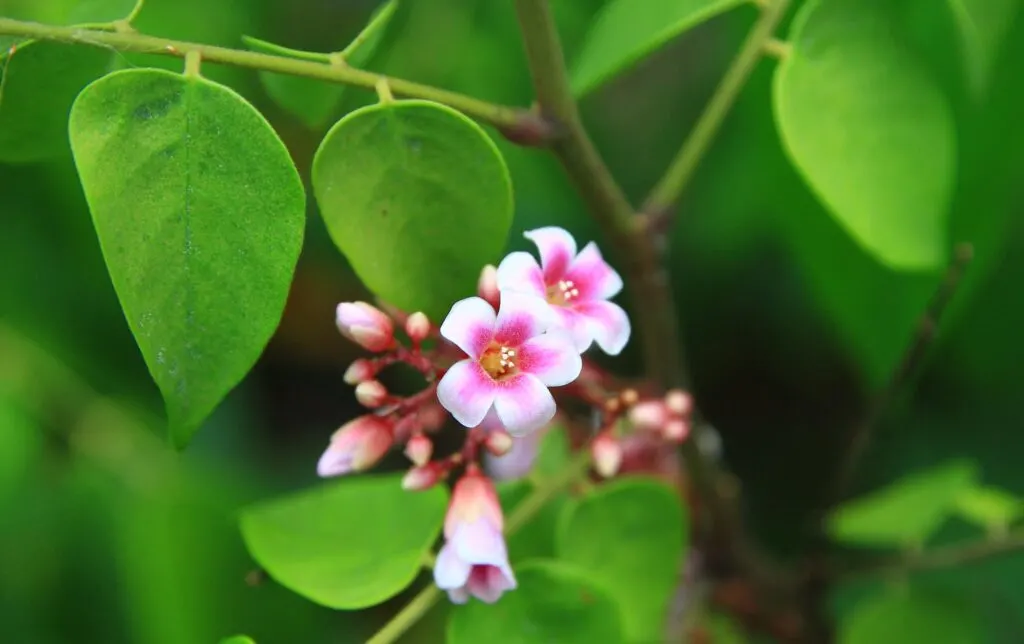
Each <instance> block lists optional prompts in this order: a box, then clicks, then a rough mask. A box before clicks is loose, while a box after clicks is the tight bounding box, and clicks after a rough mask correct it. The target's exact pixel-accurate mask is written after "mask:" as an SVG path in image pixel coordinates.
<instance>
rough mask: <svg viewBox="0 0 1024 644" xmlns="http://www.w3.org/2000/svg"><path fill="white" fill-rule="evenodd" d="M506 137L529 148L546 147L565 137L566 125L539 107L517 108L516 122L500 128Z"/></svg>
mask: <svg viewBox="0 0 1024 644" xmlns="http://www.w3.org/2000/svg"><path fill="white" fill-rule="evenodd" d="M498 131H499V132H501V135H502V136H504V137H505V138H506V139H508V140H509V141H511V142H512V143H515V144H516V145H521V146H523V147H527V148H546V147H549V146H550V145H551V144H552V143H554V142H555V141H557V140H559V139H562V138H564V137H565V135H566V132H567V129H566V127H565V126H564V125H563V124H562V123H560V122H559V121H557V120H556V119H554V118H551V117H548V116H544V115H542V114H541V113H540V111H539V110H537V109H530V110H515V116H514V122H513V123H512V124H511V125H506V126H502V127H500V128H498Z"/></svg>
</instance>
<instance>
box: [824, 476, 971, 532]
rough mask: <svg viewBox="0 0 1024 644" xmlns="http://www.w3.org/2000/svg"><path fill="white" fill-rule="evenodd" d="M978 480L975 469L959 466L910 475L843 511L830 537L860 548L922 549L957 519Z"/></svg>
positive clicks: (833, 518) (837, 513)
mask: <svg viewBox="0 0 1024 644" xmlns="http://www.w3.org/2000/svg"><path fill="white" fill-rule="evenodd" d="M977 478H978V470H977V467H976V466H975V465H974V464H973V463H969V462H966V461H959V460H958V461H953V462H950V463H947V464H945V465H941V466H939V467H935V468H932V469H929V470H926V471H923V472H916V473H913V474H910V475H908V476H905V477H903V478H902V479H900V480H898V481H896V482H895V483H893V484H891V485H889V486H887V487H885V488H882V489H881V490H878V491H876V492H872V493H871V494H868V495H866V496H862V497H859V498H857V499H854V500H853V501H850V502H849V503H845V504H843V505H842V506H840V508H839V509H838V510H836V511H835V512H834V513H833V514H832V516H830V517H829V521H828V523H829V533H830V534H831V535H832V537H833V538H835V539H836V540H838V541H842V542H845V543H850V544H857V545H873V546H904V547H906V546H916V545H920V544H921V543H923V542H924V541H925V540H926V539H928V537H930V536H931V535H932V534H933V533H934V532H935V531H936V530H937V529H938V528H939V526H940V525H941V524H942V522H943V521H945V520H946V519H947V518H948V517H949V516H950V515H951V514H952V513H953V511H954V509H955V508H956V506H957V503H958V499H959V498H960V497H961V495H962V494H963V493H964V491H965V490H968V489H970V488H971V487H972V486H974V485H975V483H976V481H977Z"/></svg>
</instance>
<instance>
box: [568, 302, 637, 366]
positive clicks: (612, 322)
mask: <svg viewBox="0 0 1024 644" xmlns="http://www.w3.org/2000/svg"><path fill="white" fill-rule="evenodd" d="M573 308H574V309H575V310H576V312H577V313H578V314H580V315H582V316H584V317H585V318H586V319H587V325H588V327H589V328H590V332H591V333H592V334H593V336H594V340H596V341H597V344H598V346H600V347H601V349H602V350H603V351H604V352H605V353H607V354H609V355H613V356H614V355H618V354H619V352H621V351H622V349H623V347H625V346H626V343H627V342H629V333H630V327H629V317H628V316H627V315H626V312H625V311H623V310H622V307H620V306H619V305H618V304H613V303H612V302H605V301H597V302H581V303H580V304H577V305H576V306H575V307H573Z"/></svg>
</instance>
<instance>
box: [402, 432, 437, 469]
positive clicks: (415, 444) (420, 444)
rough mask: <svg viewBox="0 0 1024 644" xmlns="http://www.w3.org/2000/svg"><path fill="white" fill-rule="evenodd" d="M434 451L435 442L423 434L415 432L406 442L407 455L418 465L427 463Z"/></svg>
mask: <svg viewBox="0 0 1024 644" xmlns="http://www.w3.org/2000/svg"><path fill="white" fill-rule="evenodd" d="M433 453H434V443H433V442H432V441H431V440H430V439H429V438H427V437H426V436H424V435H423V434H413V437H412V438H410V439H409V442H408V443H406V444H405V455H406V456H408V457H409V460H410V461H412V462H413V463H415V464H416V465H425V464H426V462H427V461H429V460H430V455H431V454H433Z"/></svg>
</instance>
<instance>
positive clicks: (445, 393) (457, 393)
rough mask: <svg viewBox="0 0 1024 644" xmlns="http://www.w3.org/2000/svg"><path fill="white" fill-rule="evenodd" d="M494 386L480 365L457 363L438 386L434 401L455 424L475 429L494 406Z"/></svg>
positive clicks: (467, 362)
mask: <svg viewBox="0 0 1024 644" xmlns="http://www.w3.org/2000/svg"><path fill="white" fill-rule="evenodd" d="M495 390H496V385H495V382H494V380H492V379H491V377H490V376H488V375H487V372H486V371H484V369H483V367H481V366H480V363H478V362H476V361H475V360H460V361H459V362H456V363H455V364H453V365H452V366H451V367H450V368H449V369H448V371H447V372H446V373H445V374H444V376H442V377H441V382H439V383H437V399H438V401H440V403H441V404H442V405H443V406H444V408H445V409H447V410H448V411H450V412H451V413H452V416H454V417H455V420H457V421H459V422H460V423H462V424H463V425H465V426H466V427H476V426H477V425H479V424H480V422H481V421H482V420H483V419H484V416H486V415H487V410H488V409H490V407H491V404H493V403H494V394H495Z"/></svg>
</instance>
